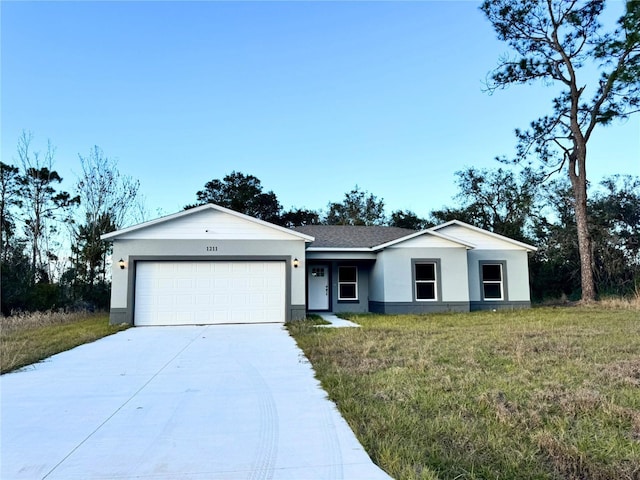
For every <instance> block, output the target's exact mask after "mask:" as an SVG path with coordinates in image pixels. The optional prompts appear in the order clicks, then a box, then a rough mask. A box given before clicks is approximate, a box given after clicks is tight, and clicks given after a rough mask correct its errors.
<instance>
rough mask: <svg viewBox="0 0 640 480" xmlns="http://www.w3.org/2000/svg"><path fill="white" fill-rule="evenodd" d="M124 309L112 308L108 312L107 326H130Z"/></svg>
mask: <svg viewBox="0 0 640 480" xmlns="http://www.w3.org/2000/svg"><path fill="white" fill-rule="evenodd" d="M127 313H128V311H127V309H126V308H112V309H111V310H110V311H109V325H122V324H123V323H124V324H126V325H131V323H129V317H128V315H127Z"/></svg>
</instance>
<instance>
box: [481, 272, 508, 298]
mask: <svg viewBox="0 0 640 480" xmlns="http://www.w3.org/2000/svg"><path fill="white" fill-rule="evenodd" d="M480 267H481V269H482V298H483V299H484V300H504V283H503V279H504V275H503V271H502V263H483V264H481V266H480Z"/></svg>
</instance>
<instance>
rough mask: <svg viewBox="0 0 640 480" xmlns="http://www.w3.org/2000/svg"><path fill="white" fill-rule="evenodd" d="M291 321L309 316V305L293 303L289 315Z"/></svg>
mask: <svg viewBox="0 0 640 480" xmlns="http://www.w3.org/2000/svg"><path fill="white" fill-rule="evenodd" d="M289 318H290V320H289V321H291V322H295V321H299V320H304V319H305V318H307V306H306V305H291V314H290V315H289Z"/></svg>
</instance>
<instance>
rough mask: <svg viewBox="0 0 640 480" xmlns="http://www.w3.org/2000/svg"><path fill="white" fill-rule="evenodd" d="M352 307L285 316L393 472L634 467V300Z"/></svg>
mask: <svg viewBox="0 0 640 480" xmlns="http://www.w3.org/2000/svg"><path fill="white" fill-rule="evenodd" d="M348 317H349V319H350V320H352V321H355V322H357V323H360V324H361V325H362V328H361V329H314V328H310V327H305V326H299V327H298V326H296V325H292V326H290V329H291V332H292V334H293V335H294V337H295V338H296V340H297V341H298V343H299V344H300V346H301V347H302V348H303V349H304V351H305V353H306V355H307V357H308V358H309V359H310V361H311V362H312V364H313V365H314V368H315V369H316V372H317V375H318V378H319V379H320V380H321V381H322V383H323V386H324V387H325V388H326V389H327V391H328V392H329V395H330V397H331V398H332V399H333V400H334V401H335V402H336V403H337V405H338V407H339V409H340V411H341V412H342V413H343V415H344V416H345V418H346V419H347V421H348V422H349V424H350V425H351V427H352V428H353V430H354V431H355V432H356V434H357V435H358V437H359V439H360V441H361V442H362V443H363V445H364V446H365V448H366V449H367V451H368V452H369V454H370V455H371V456H372V458H373V459H374V461H376V463H378V464H379V465H380V466H381V467H383V468H384V469H385V470H386V471H387V472H389V473H390V474H391V475H392V476H393V477H394V478H397V479H405V478H406V479H419V478H420V479H424V478H428V479H450V478H457V479H486V478H492V479H493V478H495V479H550V480H551V479H591V478H593V479H638V478H640V357H639V354H640V312H639V311H638V310H635V309H633V308H626V307H624V308H617V309H612V308H607V309H604V308H602V305H600V307H598V306H588V307H579V308H537V309H531V310H525V311H515V312H477V313H471V314H442V315H399V316H391V315H388V316H379V315H364V316H362V315H361V316H357V315H348Z"/></svg>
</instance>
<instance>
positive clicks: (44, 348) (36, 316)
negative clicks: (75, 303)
mask: <svg viewBox="0 0 640 480" xmlns="http://www.w3.org/2000/svg"><path fill="white" fill-rule="evenodd" d="M125 328H127V327H126V326H113V325H109V314H108V313H101V314H92V313H52V312H46V313H40V312H36V313H28V314H22V315H16V316H12V317H0V373H6V372H10V371H12V370H15V369H17V368H20V367H24V366H25V365H29V364H32V363H34V362H39V361H40V360H43V359H45V358H47V357H50V356H51V355H55V354H56V353H60V352H64V351H65V350H69V349H70V348H74V347H77V346H78V345H82V344H83V343H88V342H93V341H94V340H97V339H99V338H102V337H105V336H107V335H111V334H113V333H116V332H119V331H120V330H123V329H125Z"/></svg>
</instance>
